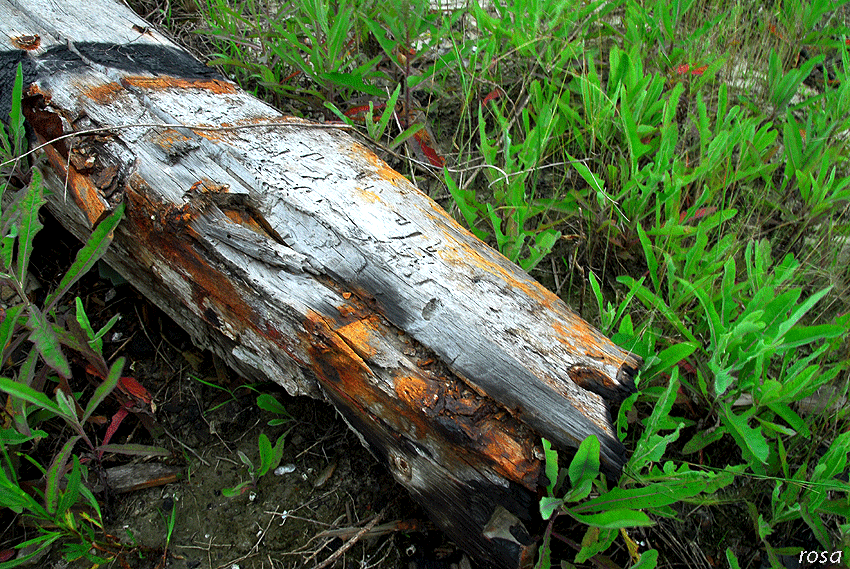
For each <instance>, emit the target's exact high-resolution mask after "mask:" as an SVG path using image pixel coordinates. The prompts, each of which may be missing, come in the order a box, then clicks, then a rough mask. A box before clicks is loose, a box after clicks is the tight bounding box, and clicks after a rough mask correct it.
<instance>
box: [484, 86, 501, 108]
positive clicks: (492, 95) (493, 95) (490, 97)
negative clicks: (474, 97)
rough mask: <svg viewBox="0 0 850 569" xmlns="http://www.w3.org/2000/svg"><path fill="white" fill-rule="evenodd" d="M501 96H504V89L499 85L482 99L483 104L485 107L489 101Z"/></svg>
mask: <svg viewBox="0 0 850 569" xmlns="http://www.w3.org/2000/svg"><path fill="white" fill-rule="evenodd" d="M501 96H502V90H501V89H499V88H498V87H497V88H495V89H493V90H492V91H490V92H489V93H487V96H486V97H484V100H483V101H481V106H482V107H483V106H485V105H486V104H487V103H489V102H490V101H492V100H494V99H498V98H499V97H501Z"/></svg>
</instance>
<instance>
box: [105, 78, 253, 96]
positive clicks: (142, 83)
mask: <svg viewBox="0 0 850 569" xmlns="http://www.w3.org/2000/svg"><path fill="white" fill-rule="evenodd" d="M121 83H122V84H123V85H124V86H132V87H137V88H139V89H148V90H151V91H157V90H162V89H204V90H206V91H210V92H212V93H215V94H216V95H231V94H234V93H236V86H235V85H234V84H233V83H231V82H229V81H221V80H219V79H183V78H182V77H171V76H170V75H159V76H157V77H142V76H128V77H123V78H122V79H121Z"/></svg>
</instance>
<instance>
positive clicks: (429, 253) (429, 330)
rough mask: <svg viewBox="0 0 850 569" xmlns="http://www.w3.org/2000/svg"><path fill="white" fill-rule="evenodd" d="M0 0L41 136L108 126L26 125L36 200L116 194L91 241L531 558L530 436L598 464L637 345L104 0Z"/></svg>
mask: <svg viewBox="0 0 850 569" xmlns="http://www.w3.org/2000/svg"><path fill="white" fill-rule="evenodd" d="M107 14H108V17H107V16H106V15H107ZM0 17H2V23H0V26H3V28H4V32H5V33H6V36H5V37H8V38H10V39H9V43H8V46H7V47H6V51H5V52H3V53H0V72H2V73H3V81H5V82H8V81H9V73H10V70H13V69H14V68H15V67H16V66H17V64H18V63H20V64H21V65H22V66H23V68H24V75H25V77H26V79H27V84H28V85H27V88H26V97H25V101H24V108H25V115H26V117H27V119H28V121H29V123H30V125H31V127H32V129H33V131H34V132H35V135H36V138H37V139H38V141H39V142H46V141H50V140H53V139H55V138H56V137H57V136H59V135H61V134H67V133H71V132H74V131H82V130H85V129H92V128H106V129H107V130H104V131H101V132H98V133H97V134H88V135H80V136H75V137H73V138H71V139H65V140H63V141H56V142H54V143H52V144H51V145H49V146H47V147H45V149H44V153H45V154H46V156H47V158H48V161H49V166H48V167H46V168H45V176H46V180H47V183H48V184H49V186H50V188H51V189H52V190H53V196H52V197H51V199H50V202H49V206H50V208H51V210H52V211H53V213H54V214H55V215H56V216H57V217H58V218H59V219H60V220H61V222H62V223H63V224H64V225H65V226H66V227H68V228H69V229H70V230H71V231H72V232H73V233H75V234H76V235H77V236H78V237H79V238H80V239H85V238H87V237H88V235H89V234H90V233H91V230H92V228H93V227H94V226H95V225H96V224H97V222H98V220H100V219H101V218H103V216H104V215H106V214H108V212H109V211H111V210H112V209H113V208H114V207H115V206H116V205H117V204H118V203H120V202H122V201H123V202H125V203H126V204H127V210H126V217H125V219H124V220H123V221H122V223H121V225H120V226H119V228H118V230H117V231H116V235H115V239H114V242H113V245H112V247H111V249H110V251H109V252H108V254H107V257H106V260H107V261H108V262H109V264H110V265H112V266H113V267H114V268H115V269H116V270H117V271H119V272H120V273H121V274H122V275H124V276H125V278H127V280H129V281H130V282H131V283H133V285H134V286H136V287H137V288H139V289H140V290H141V291H142V292H143V293H144V294H145V295H146V296H147V297H148V298H150V299H151V300H152V301H153V302H155V303H156V304H158V305H159V306H160V307H161V308H162V309H163V310H164V311H165V312H167V313H168V314H169V315H170V316H171V317H172V318H174V319H175V320H176V321H177V322H178V323H179V324H180V325H181V326H183V327H184V328H185V329H186V330H187V331H189V332H190V333H191V335H192V337H193V338H194V340H195V341H196V342H197V343H198V344H199V345H200V346H203V347H206V348H210V349H212V350H214V351H216V352H217V353H219V354H220V355H221V356H222V357H223V358H224V359H225V360H226V361H228V363H229V364H230V365H231V366H233V367H234V368H235V369H236V370H237V371H239V372H240V373H241V374H243V375H245V376H246V377H248V378H252V379H258V380H259V379H266V378H268V379H271V380H273V381H276V382H278V383H280V384H281V385H283V386H284V387H285V388H286V389H287V390H288V391H289V392H290V393H292V394H304V395H310V396H313V397H326V398H327V399H328V400H330V401H331V402H332V403H333V404H334V405H335V406H336V407H337V409H338V410H339V411H340V414H341V415H342V416H343V417H344V418H345V419H346V421H347V422H348V423H349V425H350V426H351V427H352V428H353V429H354V430H355V431H356V432H357V433H358V434H359V435H360V437H361V440H362V441H363V442H364V444H366V445H367V446H368V447H369V448H370V449H371V450H372V452H373V453H374V454H375V455H376V457H378V459H379V460H381V461H382V462H384V463H385V464H386V465H387V467H388V468H389V469H390V470H391V471H392V472H393V474H394V476H395V477H396V479H397V480H399V482H401V483H402V484H403V485H404V486H405V487H406V488H408V490H410V491H411V492H412V493H413V495H414V496H416V497H417V498H418V499H419V500H420V502H422V503H423V504H424V505H425V506H426V508H428V509H429V511H430V513H431V515H432V517H434V518H435V521H436V522H437V523H438V524H440V525H441V527H443V528H444V529H446V531H448V532H450V533H451V534H452V536H453V538H455V539H456V540H457V541H458V542H459V543H460V544H461V545H463V546H464V547H465V548H466V549H467V550H469V551H470V552H471V553H473V554H474V555H476V556H477V557H479V558H481V559H484V560H486V561H488V562H490V563H493V564H495V565H497V566H501V567H516V566H518V565H520V564H522V563H525V562H527V561H528V558H529V556H530V555H531V551H532V550H531V548H530V544H531V538H530V537H529V535H528V532H527V531H526V530H525V529H523V527H522V526H523V523H524V522H525V523H528V522H530V521H531V519H532V517H533V515H534V511H535V508H536V504H535V503H534V499H535V498H534V492H535V490H536V488H537V485H538V484H539V482H540V476H541V472H542V464H541V458H542V452H541V449H540V447H539V438H540V437H541V436H545V437H547V438H549V439H550V440H552V441H553V442H554V443H555V444H556V445H559V446H561V447H576V446H577V445H578V443H579V442H580V441H581V440H583V439H584V438H585V437H587V436H589V435H596V436H597V437H599V439H600V442H601V444H602V460H603V467H604V468H605V470H606V472H608V473H609V474H611V475H614V476H616V475H617V474H618V472H619V470H620V468H621V467H622V464H623V463H624V461H625V451H624V448H623V446H622V445H621V443H620V442H619V441H618V440H617V437H616V435H615V433H614V432H613V429H612V427H611V422H610V410H609V402H614V401H617V400H619V399H622V397H624V396H625V395H627V394H629V393H631V392H632V391H633V390H634V385H633V381H632V376H633V374H634V373H635V371H636V370H637V369H638V368H639V366H640V365H641V362H640V359H639V358H638V357H636V356H634V355H632V354H629V353H626V352H624V351H623V350H622V349H620V348H619V347H617V346H616V345H614V344H613V343H612V342H610V341H609V340H608V339H607V338H605V337H604V336H602V334H600V333H599V332H598V331H597V330H595V329H594V328H593V327H591V326H590V325H588V324H587V323H586V322H584V321H583V320H581V319H580V318H579V317H578V316H577V315H576V314H575V313H574V312H573V311H572V310H570V309H569V308H568V307H567V306H566V305H565V304H564V302H563V301H561V300H560V299H559V298H558V297H557V296H555V295H554V294H552V293H551V292H550V291H548V290H546V289H545V288H544V287H542V286H541V285H540V284H538V283H537V282H536V281H534V280H533V279H532V278H531V277H529V276H528V275H527V274H526V273H524V272H523V271H522V270H521V269H519V268H518V267H517V266H516V265H513V264H512V263H510V262H509V261H507V260H506V259H505V258H504V257H503V256H501V255H500V254H499V253H497V252H496V251H494V250H493V249H491V248H489V247H488V246H486V245H485V244H484V243H482V242H481V241H479V240H478V239H477V238H475V237H474V236H473V235H472V234H471V233H469V232H468V231H466V230H465V229H463V228H462V227H461V226H460V225H459V224H457V223H456V222H455V221H454V220H453V219H452V218H451V217H450V216H449V215H447V214H446V213H445V212H444V211H443V210H442V209H441V208H440V207H439V206H438V205H437V204H435V203H434V202H433V201H432V200H430V199H429V198H428V197H427V196H425V195H424V194H422V193H421V192H420V191H419V190H417V189H416V188H415V187H414V186H412V185H411V184H410V182H408V180H407V179H405V178H404V177H403V176H401V175H400V174H398V173H397V172H395V171H393V170H392V169H390V168H389V167H388V166H387V165H386V164H385V163H384V162H382V161H381V160H380V159H378V158H377V157H376V156H375V155H374V154H373V153H372V152H370V151H369V150H368V149H366V148H365V147H363V146H362V145H361V144H359V143H358V142H356V141H355V140H354V139H352V138H351V137H350V136H348V135H347V134H345V133H344V132H342V131H340V130H338V129H334V128H327V125H314V124H311V123H308V122H306V121H301V120H299V119H294V118H290V117H282V116H281V115H280V113H279V112H277V111H276V110H275V109H273V108H271V107H269V106H268V105H266V104H265V103H263V102H261V101H259V100H257V99H254V98H253V97H251V96H249V95H247V94H246V93H244V92H242V91H241V90H239V89H238V88H237V87H236V86H235V85H233V84H232V83H230V82H229V81H227V80H225V79H224V78H222V77H218V76H217V75H216V74H215V73H214V72H212V71H211V70H209V69H207V68H205V67H203V66H201V65H200V64H198V63H197V62H195V61H194V60H193V59H191V57H189V56H188V55H187V54H186V53H185V52H183V51H181V50H179V49H178V48H176V47H175V46H173V45H172V44H170V42H168V40H166V39H165V38H163V37H162V36H160V35H158V34H157V33H156V32H150V33H139V31H137V29H138V28H144V27H145V26H146V23H145V22H144V21H143V20H141V19H139V18H138V17H137V16H135V15H134V14H133V13H132V12H130V11H129V10H127V9H126V8H124V7H123V6H122V5H120V4H117V3H114V2H112V1H111V0H86V2H81V1H80V0H63V1H62V2H58V1H53V0H26V2H15V1H10V0H2V1H0ZM24 36H26V37H32V36H37V37H38V40H39V41H38V46H37V47H36V48H32V49H21V48H19V47H16V41H17V44H20V43H21V40H20V39H17V40H16V39H15V38H21V37H24ZM12 73H13V71H12ZM132 125H145V126H132ZM151 125H158V126H151Z"/></svg>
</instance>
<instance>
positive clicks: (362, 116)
mask: <svg viewBox="0 0 850 569" xmlns="http://www.w3.org/2000/svg"><path fill="white" fill-rule="evenodd" d="M384 108H386V105H385V104H384V103H377V104H375V103H373V104H372V122H378V120H379V119H380V115H381V113H379V112H377V111H379V110H381V109H384ZM368 112H369V105H368V104H366V105H357V106H355V107H351V108H350V109H348V110H346V111H343V113H342V114H344V115H345V116H347V117H348V118H350V119H351V120H355V121H358V122H365V121H366V113H368Z"/></svg>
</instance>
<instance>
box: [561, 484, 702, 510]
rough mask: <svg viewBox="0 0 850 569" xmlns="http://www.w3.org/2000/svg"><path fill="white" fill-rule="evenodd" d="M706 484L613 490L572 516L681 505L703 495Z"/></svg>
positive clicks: (577, 508)
mask: <svg viewBox="0 0 850 569" xmlns="http://www.w3.org/2000/svg"><path fill="white" fill-rule="evenodd" d="M708 482H709V480H708V479H706V478H698V479H691V480H675V479H667V480H663V479H662V480H661V481H660V482H657V483H653V484H649V485H648V486H644V487H640V488H612V489H611V490H609V491H608V492H605V493H604V494H602V495H601V496H597V497H596V498H593V499H592V500H588V501H587V502H583V503H582V504H579V505H578V506H575V507H574V508H571V510H573V511H574V512H577V513H580V514H585V513H592V512H600V511H606V510H616V509H625V508H629V509H634V510H643V509H652V508H661V507H663V506H669V505H670V504H675V503H676V502H681V501H684V500H687V499H690V498H693V497H694V496H696V495H698V494H700V493H701V492H703V491H704V490H705V488H706V485H707V484H708Z"/></svg>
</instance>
